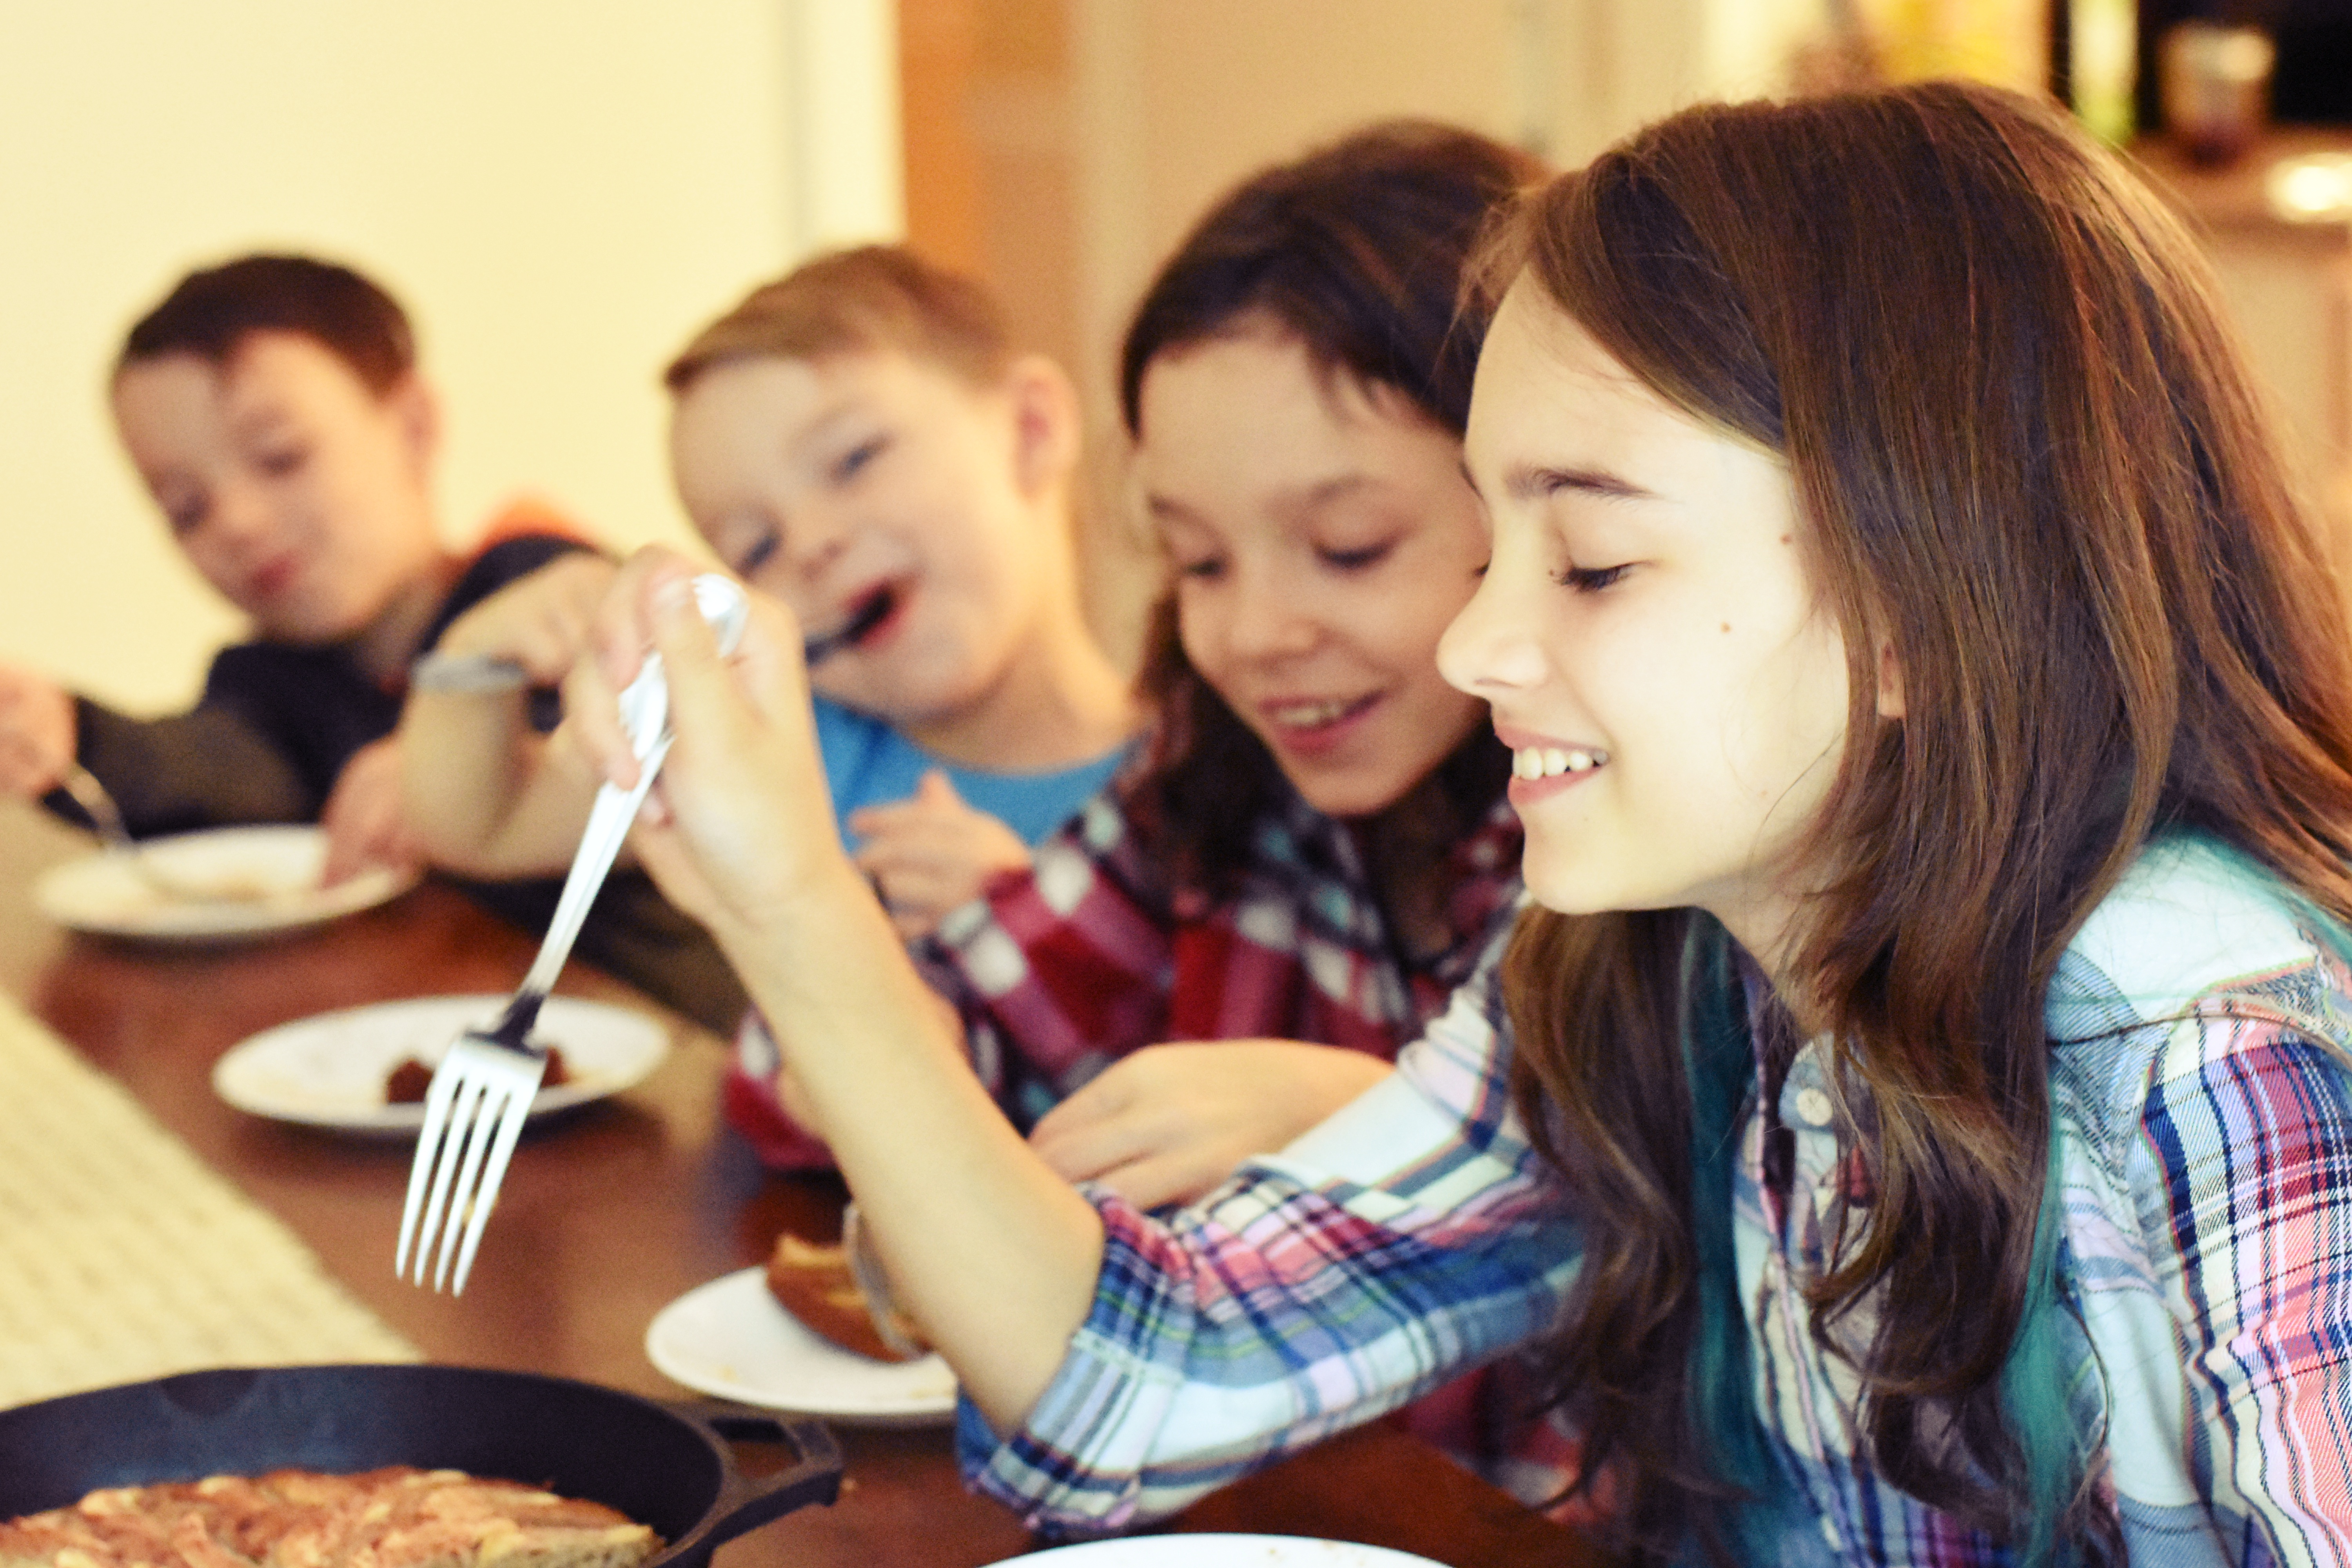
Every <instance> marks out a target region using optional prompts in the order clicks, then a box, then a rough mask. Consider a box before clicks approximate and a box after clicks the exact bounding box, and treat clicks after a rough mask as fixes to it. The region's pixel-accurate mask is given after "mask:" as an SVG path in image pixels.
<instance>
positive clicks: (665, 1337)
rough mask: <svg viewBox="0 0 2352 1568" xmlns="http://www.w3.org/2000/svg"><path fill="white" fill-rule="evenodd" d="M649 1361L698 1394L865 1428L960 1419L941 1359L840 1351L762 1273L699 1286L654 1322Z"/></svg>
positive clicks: (951, 1378) (741, 1272) (739, 1273)
mask: <svg viewBox="0 0 2352 1568" xmlns="http://www.w3.org/2000/svg"><path fill="white" fill-rule="evenodd" d="M646 1359H647V1360H649V1361H651V1362H652V1363H654V1365H655V1366H656V1367H657V1368H658V1369H660V1371H661V1373H662V1375H663V1376H665V1377H668V1378H672V1379H674V1380H676V1381H677V1382H679V1383H682V1384H685V1385H686V1386H687V1387H688V1388H691V1389H693V1390H695V1391H696V1392H698V1393H700V1394H710V1395H712V1396H713V1397H714V1398H719V1399H732V1400H735V1401H737V1402H738V1403H740V1404H744V1405H759V1406H761V1408H763V1409H768V1410H780V1411H784V1412H787V1413H789V1414H792V1415H817V1416H822V1417H824V1418H825V1419H826V1420H829V1421H838V1422H843V1423H845V1424H848V1425H853V1426H940V1425H943V1424H944V1423H946V1422H948V1421H950V1420H952V1419H954V1417H955V1405H956V1380H955V1373H954V1372H952V1371H951V1370H950V1368H949V1366H948V1363H946V1362H944V1361H942V1360H940V1358H939V1357H938V1356H936V1355H928V1356H923V1357H921V1358H919V1359H918V1360H915V1361H907V1362H887V1361H875V1360H872V1359H871V1358H869V1357H866V1356H862V1355H859V1354H858V1353H857V1352H855V1351H847V1350H844V1349H842V1348H841V1347H840V1346H839V1345H836V1344H835V1343H834V1342H832V1341H830V1340H828V1339H826V1338H824V1336H823V1335H821V1334H819V1333H818V1332H817V1331H815V1330H814V1329H812V1328H810V1327H808V1326H807V1325H806V1324H805V1323H803V1322H802V1321H800V1320H799V1319H798V1318H795V1317H794V1316H793V1314H792V1313H791V1312H790V1311H788V1310H785V1307H784V1304H783V1303H782V1302H781V1301H779V1300H776V1298H775V1296H774V1295H773V1294H772V1292H771V1291H770V1290H769V1289H768V1275H767V1270H766V1269H765V1268H741V1269H738V1270H736V1272H734V1273H732V1274H729V1275H724V1276H722V1277H720V1278H719V1279H713V1280H712V1281H710V1282H709V1284H707V1285H701V1286H698V1287H697V1288H695V1289H692V1290H689V1291H688V1292H687V1293H686V1294H685V1295H683V1296H680V1297H679V1298H678V1299H677V1300H675V1301H672V1302H671V1303H670V1304H669V1305H668V1306H667V1307H664V1308H663V1309H662V1310H660V1311H659V1312H658V1313H656V1314H655V1317H654V1321H653V1323H652V1325H651V1326H650V1327H648V1328H647V1329H646Z"/></svg>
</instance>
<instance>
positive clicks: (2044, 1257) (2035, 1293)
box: [2000, 1113, 2084, 1568]
mask: <svg viewBox="0 0 2352 1568" xmlns="http://www.w3.org/2000/svg"><path fill="white" fill-rule="evenodd" d="M2058 1146H2059V1145H2058V1129H2057V1123H2056V1118H2055V1115H2054V1113H2053V1118H2052V1123H2051V1130H2050V1163H2049V1170H2048V1173H2046V1174H2045V1176H2044V1177H2043V1180H2042V1207H2041V1210H2040V1212H2039V1213H2037V1214H2036V1215H2034V1218H2033V1258H2032V1263H2031V1264H2030V1265H2029V1268H2030V1269H2031V1272H2030V1273H2029V1275H2028V1276H2027V1280H2026V1288H2025V1306H2024V1310H2023V1311H2022V1312H2021V1314H2020V1316H2019V1318H2018V1325H2017V1337H2016V1338H2015V1339H2014V1340H2012V1341H2011V1342H2010V1347H2009V1359H2008V1360H2007V1361H2006V1362H2004V1363H2001V1369H2000V1405H2001V1419H2002V1421H2003V1423H2004V1424H2005V1425H2006V1426H2008V1427H2009V1435H2010V1437H2011V1441H2013V1442H2014V1443H2016V1445H2017V1455H2018V1460H2019V1462H2020V1464H2021V1466H2022V1468H2023V1469H2024V1471H2025V1498H2024V1502H2025V1506H2026V1515H2025V1519H2024V1521H2023V1523H2024V1531H2023V1534H2022V1535H2021V1537H2020V1538H2019V1540H2018V1541H2017V1542H2016V1543H2015V1550H2016V1553H2017V1561H2018V1563H2020V1564H2021V1568H2042V1565H2043V1564H2058V1563H2070V1562H2072V1561H2073V1560H2074V1556H2075V1553H2074V1552H2072V1551H2068V1550H2064V1549H2063V1546H2064V1543H2063V1542H2061V1541H2060V1539H2059V1535H2058V1524H2059V1521H2060V1520H2061V1519H2062V1518H2063V1517H2064V1515H2065V1512H2066V1505H2067V1503H2068V1502H2069V1501H2071V1500H2073V1498H2074V1491H2075V1489H2076V1488H2077V1487H2079V1486H2081V1485H2082V1481H2083V1476H2084V1454H2083V1433H2082V1430H2081V1428H2079V1427H2078V1426H2076V1425H2075V1423H2074V1412H2073V1410H2072V1409H2071V1408H2070V1404H2069V1397H2068V1396H2069V1394H2071V1393H2072V1391H2073V1387H2074V1378H2073V1377H2072V1376H2071V1375H2070V1373H2069V1370H2068V1368H2067V1365H2066V1358H2065V1356H2064V1354H2063V1351H2062V1349H2061V1341H2062V1336H2063V1331H2064V1325H2065V1322H2066V1311H2067V1308H2066V1304H2065V1302H2064V1301H2063V1300H2061V1299H2060V1297H2059V1292H2058V1236H2059V1231H2060V1229H2061V1226H2060V1217H2061V1215H2062V1214H2063V1197H2062V1194H2061V1193H2060V1191H2059V1161H2058Z"/></svg>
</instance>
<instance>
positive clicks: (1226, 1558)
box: [1004, 1535, 1444, 1568]
mask: <svg viewBox="0 0 2352 1568" xmlns="http://www.w3.org/2000/svg"><path fill="white" fill-rule="evenodd" d="M1004 1561H1005V1562H1007V1563H1039V1564H1045V1563H1052V1564H1053V1565H1054V1568H1444V1565H1443V1564H1442V1563H1436V1562H1433V1561H1432V1560H1431V1559H1429V1558H1427V1557H1416V1556H1414V1555H1413V1554H1412V1552H1391V1551H1390V1550H1389V1549H1388V1548H1387V1547H1385V1546H1359V1545H1357V1544H1356V1543H1355V1542H1351V1541H1313V1540H1309V1539H1308V1538H1307V1537H1306V1536H1303V1535H1137V1536H1130V1537H1128V1538H1126V1539H1123V1540H1118V1541H1089V1542H1084V1543H1083V1544H1081V1545H1077V1546H1057V1547H1055V1548H1054V1549H1053V1550H1052V1551H1050V1552H1027V1553H1025V1554H1024V1555H1022V1556H1020V1557H1007V1558H1005V1559H1004Z"/></svg>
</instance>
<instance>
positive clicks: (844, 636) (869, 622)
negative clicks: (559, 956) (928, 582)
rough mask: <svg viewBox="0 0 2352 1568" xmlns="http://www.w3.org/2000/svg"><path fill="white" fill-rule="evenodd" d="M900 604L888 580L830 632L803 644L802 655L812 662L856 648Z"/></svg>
mask: <svg viewBox="0 0 2352 1568" xmlns="http://www.w3.org/2000/svg"><path fill="white" fill-rule="evenodd" d="M897 608H898V588H897V586H896V585H895V584H889V583H884V584H881V585H880V586H878V587H877V588H875V589H874V590H873V592H871V593H869V594H867V595H865V596H864V597H863V598H861V599H859V600H858V601H857V602H856V604H855V605H851V606H850V611H849V618H848V619H847V620H845V621H844V622H842V623H841V625H839V626H835V627H834V629H833V630H831V631H829V632H820V633H819V634H817V635H816V636H815V637H811V638H809V639H808V641H806V642H805V643H803V644H802V645H801V656H802V658H804V659H806V660H807V661H808V662H809V663H810V664H815V663H817V662H818V661H819V660H821V659H826V658H832V657H833V656H834V655H835V654H837V653H839V652H841V651H842V649H844V648H849V647H856V646H857V645H858V644H860V643H862V642H864V641H865V640H866V638H867V637H872V636H873V635H874V632H875V628H877V626H881V624H882V623H883V622H884V621H887V620H888V619H889V618H890V612H891V611H893V610H895V609H897Z"/></svg>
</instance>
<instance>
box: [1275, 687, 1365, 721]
mask: <svg viewBox="0 0 2352 1568" xmlns="http://www.w3.org/2000/svg"><path fill="white" fill-rule="evenodd" d="M1378 695H1379V694H1378V693H1373V694H1372V695H1370V696H1365V697H1327V698H1324V699H1323V700H1320V701H1315V702H1274V703H1268V704H1267V705H1266V710H1265V712H1266V717H1267V718H1269V719H1271V720H1273V721H1274V722H1275V723H1276V724H1278V725H1280V726H1281V727H1282V728H1284V729H1286V730H1319V729H1321V728H1322V727H1323V726H1325V725H1326V724H1333V723H1337V722H1338V721H1340V720H1342V719H1345V718H1348V717H1349V716H1350V715H1353V714H1356V713H1360V712H1362V711H1363V710H1365V709H1367V708H1369V707H1370V706H1371V705H1372V703H1373V701H1374V700H1376V699H1377V697H1378Z"/></svg>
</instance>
